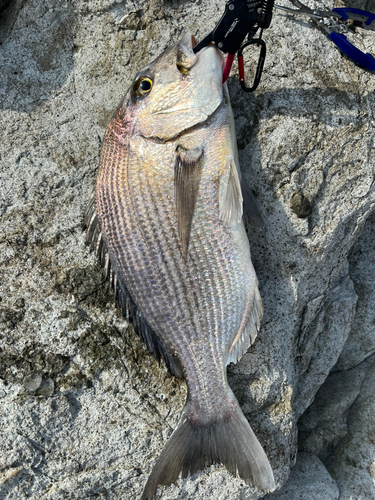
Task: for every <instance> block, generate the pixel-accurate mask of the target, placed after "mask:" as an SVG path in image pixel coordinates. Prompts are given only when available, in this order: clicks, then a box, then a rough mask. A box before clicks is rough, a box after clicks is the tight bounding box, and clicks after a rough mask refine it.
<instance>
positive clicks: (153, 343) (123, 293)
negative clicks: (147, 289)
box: [85, 196, 182, 377]
mask: <svg viewBox="0 0 375 500" xmlns="http://www.w3.org/2000/svg"><path fill="white" fill-rule="evenodd" d="M85 227H86V229H87V234H86V242H87V243H88V244H89V245H90V250H94V251H95V253H96V255H97V256H98V258H99V261H100V264H101V265H102V267H104V270H105V274H106V278H107V279H108V280H109V283H110V285H111V288H112V290H113V292H114V294H115V298H116V300H117V303H118V304H119V306H120V308H121V312H122V314H123V316H124V317H125V318H126V320H127V321H129V320H131V321H132V324H133V326H134V329H135V331H136V333H137V334H138V336H139V337H140V338H141V339H142V340H143V342H144V343H145V344H146V347H147V349H148V350H149V352H151V353H152V354H153V355H154V356H155V358H156V359H157V361H158V362H159V363H160V360H161V358H163V359H164V361H165V364H166V365H167V368H168V370H169V371H170V372H171V373H172V375H175V376H176V377H182V368H181V365H180V362H179V360H178V359H177V358H176V357H174V356H172V355H171V354H170V353H169V352H168V351H167V350H166V349H165V347H164V346H163V344H162V342H161V341H160V340H159V338H158V337H157V335H156V334H155V332H154V331H153V330H152V329H151V328H150V326H149V325H148V323H147V321H146V320H145V318H144V317H143V316H142V314H141V313H140V312H139V311H138V309H137V306H136V305H135V302H134V300H133V299H132V297H131V295H130V293H129V292H128V290H127V288H126V285H125V283H124V282H123V280H122V279H121V276H120V273H119V272H118V271H117V270H116V269H115V265H114V262H112V261H111V258H110V255H109V252H108V248H107V244H106V242H105V238H104V236H103V234H102V232H101V230H100V226H99V221H98V217H97V214H96V211H95V201H94V196H92V197H91V200H90V202H89V204H88V207H87V209H86V213H85Z"/></svg>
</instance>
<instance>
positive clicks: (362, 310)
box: [335, 215, 375, 370]
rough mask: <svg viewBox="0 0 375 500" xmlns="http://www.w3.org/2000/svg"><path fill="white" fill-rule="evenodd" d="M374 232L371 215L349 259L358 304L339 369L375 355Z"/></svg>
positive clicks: (354, 364)
mask: <svg viewBox="0 0 375 500" xmlns="http://www.w3.org/2000/svg"><path fill="white" fill-rule="evenodd" d="M374 232H375V216H374V215H372V216H371V217H369V219H368V220H367V222H366V226H365V228H364V231H363V233H362V235H361V237H360V238H359V240H358V241H357V243H356V244H355V245H354V247H353V250H352V251H351V253H350V256H349V264H350V271H349V272H350V277H351V279H352V280H353V283H354V288H355V290H356V293H357V295H358V303H357V305H356V311H355V317H354V320H353V323H352V325H351V331H350V333H349V338H348V340H347V342H346V344H345V346H344V349H343V350H342V353H341V354H340V357H339V359H338V361H337V364H336V366H335V369H337V370H347V369H348V368H353V367H354V366H356V365H358V364H359V363H361V361H363V360H364V359H366V358H367V357H368V356H371V354H373V353H374V352H375V307H374V304H375V245H374Z"/></svg>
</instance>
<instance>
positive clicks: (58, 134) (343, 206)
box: [0, 0, 375, 500]
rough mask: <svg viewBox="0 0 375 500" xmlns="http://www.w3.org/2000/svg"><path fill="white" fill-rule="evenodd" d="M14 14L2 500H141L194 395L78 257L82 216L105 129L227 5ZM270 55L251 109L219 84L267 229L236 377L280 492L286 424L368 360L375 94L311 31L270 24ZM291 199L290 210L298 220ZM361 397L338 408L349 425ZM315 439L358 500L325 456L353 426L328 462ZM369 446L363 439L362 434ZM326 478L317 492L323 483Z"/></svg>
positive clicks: (369, 46)
mask: <svg viewBox="0 0 375 500" xmlns="http://www.w3.org/2000/svg"><path fill="white" fill-rule="evenodd" d="M0 5H1V7H0V8H1V9H2V8H3V7H4V5H5V3H4V2H2V4H0ZM7 5H8V6H7V8H6V10H4V13H5V14H4V16H2V17H1V19H0V42H2V43H1V45H0V58H1V61H2V62H1V67H2V70H1V74H0V101H1V112H0V126H1V130H2V140H1V142H0V161H1V166H0V188H1V196H0V217H1V225H0V269H1V273H2V274H1V275H2V279H1V281H0V322H1V333H2V335H1V337H0V398H1V403H2V404H1V410H0V411H2V413H3V415H4V416H5V418H3V415H2V427H1V430H0V432H1V438H0V470H1V472H2V474H5V475H4V476H2V477H4V478H5V482H4V483H3V485H2V490H1V494H3V491H4V495H6V498H7V500H13V499H16V500H20V499H22V498H44V497H45V498H47V497H48V498H50V499H54V498H56V499H57V498H64V497H66V498H68V497H69V496H71V497H73V496H78V497H80V498H94V497H95V498H139V496H140V495H141V492H142V489H143V487H144V484H145V481H146V479H147V476H148V474H149V472H150V471H151V469H152V467H153V465H154V463H155V460H156V458H157V456H158V455H159V452H160V449H161V447H162V446H163V445H164V444H165V442H166V440H167V439H168V436H169V435H170V433H171V432H172V429H173V428H174V427H175V425H176V423H177V421H178V418H179V414H180V411H181V409H182V408H183V405H184V401H185V398H186V388H185V385H184V383H183V382H181V381H178V380H176V379H173V378H172V377H171V376H169V375H168V374H167V373H166V370H165V368H164V367H163V366H162V367H159V366H158V364H157V363H156V362H155V360H154V359H153V358H152V357H151V356H150V355H149V354H148V353H147V352H146V349H145V348H144V346H143V345H142V344H141V342H140V341H139V340H138V338H137V337H136V336H135V335H134V332H133V331H132V329H131V327H129V325H128V323H127V321H126V320H125V319H123V318H122V317H121V315H120V313H119V310H118V309H117V307H116V305H115V303H114V299H113V296H112V293H111V292H110V289H109V286H108V285H107V283H105V281H104V277H103V274H102V271H101V269H100V267H99V265H98V264H97V261H96V258H95V257H94V256H93V255H91V254H90V253H89V250H88V249H87V248H86V247H85V244H84V240H85V235H84V233H83V232H82V220H83V213H84V210H85V207H86V206H87V203H88V200H89V199H90V196H91V193H92V190H93V188H94V184H95V178H96V173H97V165H98V160H99V153H100V147H101V141H102V139H103V135H104V131H105V127H106V125H107V123H108V120H109V118H110V116H111V114H112V112H113V110H114V109H115V108H116V106H117V105H118V102H119V101H120V99H121V98H122V96H123V95H124V93H125V91H126V89H127V88H128V86H129V85H130V83H131V82H132V80H133V77H134V75H135V74H136V73H137V72H138V71H139V69H140V68H142V67H143V66H144V65H145V64H147V63H148V62H149V61H151V60H152V59H154V58H155V57H156V56H157V55H158V54H159V53H160V52H161V51H162V50H164V49H165V48H166V47H167V46H169V45H170V44H171V43H172V42H176V41H177V40H178V39H179V38H180V36H181V29H182V27H183V29H184V30H185V31H191V32H193V33H195V34H196V36H197V38H198V39H199V40H200V39H202V38H203V37H204V36H205V35H206V34H207V33H208V32H209V30H210V29H212V28H213V27H214V25H215V22H216V21H217V20H218V19H219V16H220V15H221V12H222V11H223V3H222V2H219V0H210V1H206V2H203V3H202V4H200V3H199V2H198V3H197V2H191V3H188V2H172V3H171V2H162V1H161V0H155V1H152V2H146V0H140V1H139V2H136V3H134V2H130V1H128V0H126V1H124V2H118V1H117V0H95V1H93V0H88V1H79V2H73V3H72V2H68V1H63V2H59V1H57V0H46V1H44V2H38V1H37V0H29V1H27V2H23V1H19V2H16V1H15V0H12V1H10V2H9V3H8V4H7ZM311 5H312V4H311ZM332 5H333V4H332ZM358 7H360V6H358ZM264 38H265V39H266V41H267V44H268V54H267V59H266V63H265V67H264V74H263V77H262V81H261V84H260V86H259V87H258V89H257V91H256V92H255V93H254V94H252V95H249V94H245V93H243V92H242V91H241V90H240V86H239V83H238V79H237V76H236V70H235V69H234V70H233V77H232V78H230V79H229V82H228V86H229V91H230V94H231V99H232V105H233V112H234V116H235V122H236V132H237V139H238V145H239V157H240V162H241V165H242V168H243V172H244V176H245V178H246V180H247V181H248V182H249V185H250V186H252V188H253V189H254V192H255V194H256V196H257V199H258V201H259V204H260V206H261V209H262V213H263V217H264V221H265V226H266V231H265V233H262V232H261V231H256V230H253V229H251V228H250V229H249V239H250V243H251V249H252V258H253V262H254V266H255V268H256V271H257V274H258V278H259V284H260V291H261V295H262V299H263V303H264V310H265V315H264V319H263V322H262V328H261V331H260V334H259V335H258V338H257V340H256V342H255V344H254V345H253V346H252V347H251V348H250V349H249V351H248V353H247V354H246V355H245V356H244V358H243V359H242V360H241V362H240V363H239V364H238V365H236V366H231V367H230V370H229V376H228V378H229V382H230V384H231V386H232V387H233V390H234V392H235V394H236V396H237V397H238V399H239V401H240V404H241V406H242V408H243V410H244V412H245V414H246V415H247V417H248V419H249V421H250V423H251V425H252V426H253V428H254V431H255V433H256V434H257V436H258V437H259V439H260V441H261V443H262V444H263V445H264V447H265V449H266V452H267V454H268V455H269V457H270V459H271V463H272V466H273V469H274V471H275V476H276V479H277V482H278V486H279V487H281V486H282V485H283V484H284V483H285V482H286V481H287V478H288V476H289V473H290V470H291V467H292V466H293V464H294V462H295V458H296V453H297V420H298V418H299V416H300V415H301V414H302V413H303V412H304V411H305V410H306V409H307V408H308V406H309V405H310V404H311V402H312V400H313V399H314V397H315V395H316V393H317V391H318V390H319V388H320V387H321V386H322V384H323V383H324V380H325V379H326V377H327V376H328V375H329V373H330V370H331V369H332V368H333V367H335V369H340V370H341V369H342V368H343V367H352V366H354V365H355V364H356V363H359V362H361V361H362V360H364V359H365V357H366V356H369V355H370V354H371V353H372V352H373V351H372V348H373V346H372V343H371V342H372V336H371V329H370V325H371V318H372V317H373V316H371V301H372V299H371V297H370V296H369V295H368V293H367V296H368V297H369V298H368V300H367V301H366V291H364V292H362V290H361V286H360V285H361V283H364V287H365V288H364V290H367V292H368V291H369V290H370V289H371V283H372V281H371V277H370V274H371V273H372V272H373V271H372V267H371V266H372V264H371V262H372V254H371V251H370V249H371V245H372V248H374V244H373V239H372V238H373V237H372V235H371V230H370V229H368V227H367V226H366V221H367V220H369V221H371V220H373V214H374V196H375V187H374V183H373V175H374V170H373V165H374V155H375V150H374V148H373V135H374V123H375V93H374V79H373V75H372V74H370V73H369V72H365V71H363V70H362V69H361V68H359V67H357V66H355V65H354V64H353V63H352V62H351V61H350V60H348V59H347V58H345V57H342V56H341V55H340V54H339V52H338V51H337V49H336V48H335V46H334V45H333V44H332V43H331V42H329V41H328V40H327V38H326V37H324V35H323V34H322V33H320V32H319V31H317V30H313V29H311V26H310V23H307V22H302V21H301V22H296V21H295V20H293V19H292V17H291V16H285V15H283V14H280V13H278V12H275V14H274V21H273V23H272V25H271V27H270V29H269V30H267V31H266V32H265V34H264ZM356 44H357V45H358V46H359V47H360V48H361V49H362V50H365V51H366V52H371V53H373V54H374V53H375V38H374V37H370V36H365V35H363V34H362V32H361V31H360V30H359V32H358V34H357V35H356ZM322 54H323V55H324V57H322ZM250 66H251V63H250V59H249V62H247V68H249V69H250ZM295 193H301V196H300V195H298V199H297V198H296V203H292V206H291V205H290V202H291V200H292V199H294V198H295V197H296V195H295ZM305 200H308V202H309V204H310V206H308V205H307V203H306V201H305ZM297 202H298V203H297ZM306 207H307V208H308V209H307V208H306ZM301 215H304V217H303V218H301ZM369 224H370V222H369ZM362 234H363V236H362ZM362 247H363V248H366V251H362V250H361V248H362ZM352 249H353V250H352ZM361 251H362V253H361ZM367 261H368V264H366V262H367ZM348 263H349V264H348ZM366 266H367V267H366ZM366 268H367V269H368V274H369V276H365V274H366V273H365V269H366ZM357 298H358V299H357ZM357 300H358V301H357ZM361 322H364V325H365V327H366V329H364V330H363V331H362V333H361V334H359V335H362V337H360V339H361V340H360V342H359V343H358V342H357V340H358V338H359V337H357V336H356V333H355V332H356V331H358V325H360V324H361ZM350 343H351V345H352V346H353V345H355V346H357V345H358V346H359V347H356V348H355V349H353V348H352V347H350ZM345 345H346V346H347V347H344V346H345ZM33 374H38V377H40V379H39V378H38V381H39V380H40V381H39V382H38V384H39V385H38V384H36V382H35V384H34V386H36V385H38V387H37V388H36V389H35V390H33V391H31V392H30V393H29V392H28V391H27V390H26V391H25V389H24V383H25V381H28V380H30V381H32V380H33V379H32V377H33V376H34V375H33ZM366 376H367V375H366ZM30 377H31V378H30ZM356 384H357V382H354V381H353V390H352V391H349V392H350V394H351V396H350V398H346V397H344V394H342V398H343V400H342V401H341V400H340V401H341V402H340V404H339V407H340V408H347V410H346V411H347V412H351V411H352V407H351V405H352V402H353V397H354V396H353V395H354V394H356V391H357V389H358V386H357V385H356ZM34 386H33V387H34ZM53 386H54V387H53ZM45 396H48V397H45ZM358 397H359V398H364V396H363V395H362V392H361V391H360V393H359V395H358ZM318 399H319V398H318V396H317V400H318ZM361 401H362V399H361ZM361 404H362V403H361ZM363 404H364V399H363ZM321 405H323V402H322V403H321ZM355 405H356V403H355ZM355 408H357V407H356V406H353V411H352V413H350V415H352V418H353V419H354V420H353V423H351V422H349V421H348V422H347V423H346V424H345V425H347V426H348V427H347V428H348V429H354V427H355V424H354V421H355V419H358V422H362V424H363V421H362V420H363V419H362V420H361V416H360V414H359V413H358V411H357V410H356V409H355ZM358 408H359V406H358ZM363 408H364V406H363ZM334 411H335V410H334V409H333V408H332V407H331V409H330V410H329V411H328V410H327V412H328V413H329V412H332V415H334ZM340 411H341V410H340ZM366 411H367V410H366ZM344 413H345V412H344ZM306 415H307V414H306ZM366 415H368V416H369V418H370V417H371V416H370V415H369V414H367V413H366ZM309 418H310V417H309ZM311 418H312V417H311ZM306 419H307V417H306ZM332 420H333V419H331V420H329V415H327V421H331V422H332ZM342 421H343V420H342V419H341V420H340V422H342ZM306 422H310V420H308V419H307V420H306ZM311 422H312V420H311ZM362 424H361V425H362ZM305 425H307V423H306V424H305ZM309 425H310V427H306V429H307V431H306V432H310V435H309V436H308V439H309V440H310V441H309V442H310V443H312V444H311V449H314V451H315V452H316V453H318V454H319V456H322V457H324V460H325V461H326V460H327V462H326V463H327V467H328V455H329V454H330V453H331V452H334V454H333V455H332V453H331V455H330V456H332V460H331V462H329V470H330V471H331V473H332V476H334V477H335V478H336V479H337V481H338V484H339V487H340V490H342V491H343V492H346V491H350V484H349V483H348V484H347V483H345V474H344V471H347V472H348V473H350V474H353V473H354V469H355V468H354V467H353V466H352V465H350V464H349V463H346V464H343V465H342V466H340V453H339V452H338V451H337V453H336V451H335V450H336V446H339V444H338V442H337V439H336V438H335V436H339V435H343V432H344V430H345V428H344V427H343V426H341V424H340V426H339V429H338V431H337V434H334V433H333V434H334V435H331V436H330V437H329V439H328V440H327V443H328V444H329V443H333V444H332V446H331V445H330V446H331V447H328V448H327V449H325V444H324V443H321V444H319V443H318V442H316V441H314V443H313V438H312V435H313V433H315V429H316V427H315V424H314V425H313V424H312V423H311V424H309ZM318 425H319V424H318ZM322 425H323V424H322ZM324 425H325V424H324ZM343 425H344V424H343ZM313 431H314V432H313ZM317 432H318V429H317ZM324 432H325V431H324ZM340 433H341V434H340ZM361 433H362V434H358V438H359V437H363V436H367V437H370V431H369V429H367V430H366V429H364V430H362V431H361ZM346 436H347V439H348V440H347V442H346V444H345V446H346V448H345V449H343V454H342V456H345V457H356V459H358V453H359V451H358V449H357V450H356V448H355V447H356V441H355V440H354V439H353V440H351V438H350V434H347V435H346ZM306 443H307V437H306ZM309 446H310V445H309ZM364 449H365V453H368V454H369V455H368V456H366V458H365V459H364V460H363V461H362V462H363V464H364V467H370V465H369V464H370V460H371V456H372V455H371V453H372V452H371V449H370V448H369V447H366V448H364ZM327 450H328V451H327ZM328 452H329V453H328ZM310 460H311V461H314V460H315V459H314V458H313V457H311V456H310ZM315 463H317V462H316V461H315ZM21 467H22V470H21ZM361 467H362V466H361ZM370 469H371V467H370ZM296 470H297V469H296ZM317 470H320V473H319V474H320V476H321V477H322V478H323V479H322V481H323V483H325V484H326V479H327V473H326V471H324V469H322V468H319V467H318V468H317ZM358 470H359V477H361V478H362V479H363V481H364V488H365V489H364V490H363V491H364V492H365V493H363V496H362V498H361V500H370V498H371V496H370V497H368V499H367V498H366V496H365V495H370V494H371V489H369V486H368V485H369V484H370V483H369V477H370V476H371V474H372V472H371V474H370V473H369V472H365V470H364V469H362V468H360V469H358ZM17 471H19V472H17ZM334 471H337V472H334ZM366 474H367V475H366ZM350 477H351V476H350ZM324 478H325V479H324ZM356 484H357V483H356ZM355 488H357V486H355ZM355 488H354V489H355ZM333 490H334V488H332V491H333ZM162 491H163V493H162V495H163V498H173V499H177V498H186V499H188V498H192V499H193V498H194V500H199V499H200V498H202V499H203V498H212V497H215V498H218V499H221V498H223V499H224V498H231V499H234V500H235V499H240V498H260V497H261V496H262V494H261V493H259V492H254V490H253V489H251V488H249V487H247V486H245V485H244V482H243V481H241V480H240V479H238V478H237V479H236V478H233V477H232V476H230V474H229V473H227V472H226V471H225V470H224V468H223V467H220V466H217V467H212V468H211V469H210V471H208V470H207V471H204V472H202V473H199V474H197V475H195V476H194V477H192V478H189V479H187V480H178V481H177V482H176V484H174V485H172V486H171V487H169V488H165V489H164V490H162ZM353 491H354V490H353ZM355 491H356V492H357V491H359V490H358V489H355ZM345 494H346V493H345ZM372 498H373V497H372ZM340 500H341V499H340ZM371 500H372V499H371Z"/></svg>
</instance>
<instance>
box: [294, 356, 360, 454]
mask: <svg viewBox="0 0 375 500" xmlns="http://www.w3.org/2000/svg"><path fill="white" fill-rule="evenodd" d="M366 371H367V363H361V364H360V365H359V366H357V367H355V368H353V369H352V370H348V371H340V372H333V373H331V374H330V375H329V376H328V377H327V379H326V381H325V382H324V384H323V385H322V386H321V387H320V389H319V391H318V392H317V394H316V396H315V399H314V402H313V403H312V405H311V406H310V407H309V408H308V409H307V410H306V412H305V413H304V414H303V415H302V417H301V418H300V420H299V422H298V430H299V432H298V438H299V449H300V450H302V451H306V452H310V453H314V454H315V455H317V456H318V457H319V458H320V460H322V461H323V462H325V460H326V459H327V458H328V457H329V455H330V454H332V453H333V452H334V450H335V448H336V446H337V445H338V444H339V442H340V440H341V439H342V438H343V437H345V436H346V434H347V433H348V425H347V415H348V411H349V410H350V408H351V407H352V405H353V403H354V402H355V401H356V399H357V397H358V396H359V394H360V391H361V386H362V383H363V380H364V378H365V376H366Z"/></svg>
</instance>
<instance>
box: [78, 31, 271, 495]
mask: <svg viewBox="0 0 375 500" xmlns="http://www.w3.org/2000/svg"><path fill="white" fill-rule="evenodd" d="M195 44H196V42H195V38H194V36H193V35H191V34H189V33H187V34H185V35H184V36H183V37H182V38H181V40H180V41H179V42H178V43H176V44H174V45H172V46H170V47H168V48H167V49H166V50H165V51H164V52H163V53H162V54H161V55H160V56H159V57H157V58H156V59H155V60H154V62H152V63H151V64H149V65H148V66H146V67H145V68H143V69H142V70H141V71H139V72H138V73H137V75H136V76H135V78H134V80H133V82H132V84H131V85H130V88H129V90H128V92H127V93H126V95H125V97H124V98H123V99H122V101H121V103H120V105H119V107H118V109H117V110H116V112H115V114H114V115H113V118H112V120H111V121H110V123H109V125H108V128H107V130H106V132H105V136H104V140H103V144H102V149H101V154H100V164H99V171H98V176H97V180H96V186H95V192H94V196H93V198H92V200H91V202H90V203H89V207H88V210H87V213H86V225H87V241H88V242H89V243H90V245H91V248H92V249H95V250H96V252H97V254H98V256H99V259H100V262H101V264H102V266H103V267H104V268H105V270H106V274H107V276H108V278H109V280H110V283H111V286H112V288H113V290H114V292H115V296H116V299H117V301H118V303H119V304H120V306H121V309H122V312H123V314H124V315H125V316H126V317H127V318H129V317H131V319H132V321H133V324H134V327H135V330H136V331H137V333H138V335H139V336H140V338H141V339H142V340H143V341H144V342H145V344H146V346H147V348H148V350H149V351H150V352H151V353H153V354H154V355H155V357H156V359H158V360H159V361H160V360H161V359H164V361H165V363H166V365H167V367H168V369H169V371H170V372H171V373H172V374H173V375H175V376H177V377H180V378H183V379H184V380H185V381H186V384H187V399H186V403H185V406H184V409H183V411H182V414H181V416H180V419H179V422H178V425H177V427H176V429H175V430H174V431H173V433H172V434H171V436H170V438H169V440H168V441H167V443H166V445H165V447H164V449H163V450H162V452H161V454H160V456H159V458H158V459H157V461H156V464H155V466H154V468H153V470H152V472H151V474H150V476H149V478H148V480H147V483H146V485H145V488H144V491H143V495H142V500H149V499H152V498H154V497H155V494H156V492H157V488H158V486H159V485H170V484H172V483H173V482H175V481H176V479H177V478H178V476H179V475H180V473H181V476H182V478H185V477H188V476H189V475H191V474H194V473H196V472H197V471H200V470H202V469H204V468H205V467H206V466H209V465H212V464H215V463H221V464H223V465H224V466H225V467H226V468H227V470H228V471H229V472H230V473H231V474H232V475H233V476H236V475H237V474H238V475H239V476H240V477H241V478H242V479H244V480H245V481H246V483H248V484H249V485H252V486H254V487H255V488H257V489H259V490H261V491H263V492H271V491H273V490H274V489H275V480H274V475H273V471H272V468H271V465H270V462H269V460H268V458H267V456H266V454H265V452H264V450H263V448H262V445H261V444H260V442H259V441H258V439H257V437H256V436H255V434H254V432H253V430H252V429H251V427H250V424H249V422H248V420H247V419H246V418H245V416H244V414H243V412H242V410H241V408H240V406H239V404H238V401H237V399H236V397H235V395H234V394H233V392H232V390H231V388H230V386H229V384H228V381H227V366H228V364H229V363H231V362H234V363H236V362H237V361H238V360H239V359H241V357H242V356H243V354H244V353H245V352H246V351H247V350H248V348H249V346H250V345H251V344H252V343H253V342H254V340H255V338H256V336H257V332H258V330H259V327H260V321H261V318H262V315H263V307H262V300H261V297H260V293H259V288H258V280H257V277H256V273H255V270H254V267H253V265H252V262H251V256H250V246H249V241H248V238H247V234H246V228H245V221H244V211H246V210H247V208H246V207H250V211H252V212H253V216H254V219H258V220H259V219H260V217H261V216H260V215H259V214H257V209H254V206H255V205H254V196H253V195H252V194H251V190H250V188H249V187H248V186H247V183H246V181H245V180H244V178H243V176H242V175H241V171H240V166H239V159H238V152H237V143H236V135H235V129H234V118H233V112H232V109H231V105H230V100H229V94H228V89H227V85H226V84H223V83H222V74H223V58H222V55H221V52H220V51H219V50H218V49H217V48H216V47H215V46H214V45H213V44H210V45H208V46H207V47H205V48H203V49H202V50H201V51H199V52H198V53H197V54H195V53H194V51H193V48H194V46H195ZM246 200H248V203H247V204H246Z"/></svg>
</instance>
